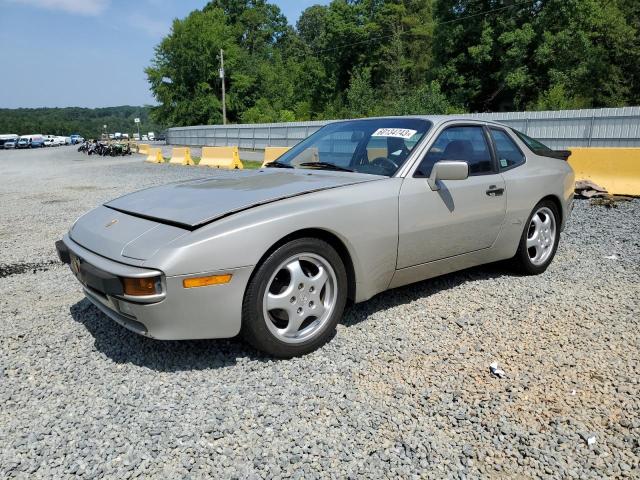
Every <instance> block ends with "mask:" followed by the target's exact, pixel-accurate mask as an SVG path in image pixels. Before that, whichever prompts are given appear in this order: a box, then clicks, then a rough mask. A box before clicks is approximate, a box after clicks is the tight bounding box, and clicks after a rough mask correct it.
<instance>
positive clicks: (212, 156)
mask: <svg viewBox="0 0 640 480" xmlns="http://www.w3.org/2000/svg"><path fill="white" fill-rule="evenodd" d="M199 165H200V166H203V167H214V168H228V169H235V168H238V169H242V168H244V166H243V165H242V162H241V161H240V152H239V151H238V147H202V156H201V157H200V163H199Z"/></svg>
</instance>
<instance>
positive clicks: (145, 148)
mask: <svg viewBox="0 0 640 480" xmlns="http://www.w3.org/2000/svg"><path fill="white" fill-rule="evenodd" d="M138 153H141V154H142V155H148V154H149V145H147V144H146V143H140V144H138Z"/></svg>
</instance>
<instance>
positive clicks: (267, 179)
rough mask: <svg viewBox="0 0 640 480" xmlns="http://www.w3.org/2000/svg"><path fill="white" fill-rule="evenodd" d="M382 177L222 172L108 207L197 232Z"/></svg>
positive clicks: (134, 195)
mask: <svg viewBox="0 0 640 480" xmlns="http://www.w3.org/2000/svg"><path fill="white" fill-rule="evenodd" d="M381 178H383V177H379V176H377V175H366V174H360V173H350V172H333V171H319V170H314V171H311V170H301V169H295V170H293V169H291V170H288V169H287V170H284V169H263V170H253V171H231V172H230V171H221V172H219V173H217V174H216V175H214V176H211V177H207V178H203V179H198V180H190V181H186V182H180V183H173V184H169V185H164V186H161V187H152V188H148V189H146V190H141V191H139V192H135V193H131V194H129V195H125V196H123V197H120V198H117V199H115V200H112V201H110V202H108V203H106V204H105V206H106V207H108V208H110V209H112V210H117V211H119V212H123V213H127V214H129V215H134V216H138V217H140V218H145V219H148V220H154V221H158V222H161V223H165V224H169V225H173V226H176V227H180V228H186V229H188V230H194V229H196V228H198V227H200V226H203V225H205V224H207V223H210V222H212V221H214V220H217V219H219V218H222V217H225V216H227V215H230V214H233V213H236V212H240V211H242V210H246V209H248V208H251V207H255V206H258V205H262V204H265V203H271V202H274V201H277V200H283V199H285V198H290V197H294V196H298V195H303V194H306V193H311V192H317V191H321V190H327V189H330V188H336V187H341V186H346V185H354V184H356V183H362V182H368V181H374V180H380V179H381Z"/></svg>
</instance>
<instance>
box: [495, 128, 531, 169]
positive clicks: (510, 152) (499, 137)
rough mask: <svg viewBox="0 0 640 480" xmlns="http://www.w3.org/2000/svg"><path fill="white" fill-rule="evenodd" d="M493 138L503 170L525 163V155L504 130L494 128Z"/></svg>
mask: <svg viewBox="0 0 640 480" xmlns="http://www.w3.org/2000/svg"><path fill="white" fill-rule="evenodd" d="M491 137H492V138H493V141H494V143H495V145H496V154H497V155H498V164H499V165H500V169H501V170H502V169H505V168H511V167H515V166H517V165H521V164H523V163H524V160H525V158H524V155H523V154H522V152H521V151H520V149H519V148H518V146H517V145H516V144H515V143H514V141H513V140H512V139H511V137H510V136H509V135H507V133H506V132H505V131H504V130H499V129H495V128H492V129H491Z"/></svg>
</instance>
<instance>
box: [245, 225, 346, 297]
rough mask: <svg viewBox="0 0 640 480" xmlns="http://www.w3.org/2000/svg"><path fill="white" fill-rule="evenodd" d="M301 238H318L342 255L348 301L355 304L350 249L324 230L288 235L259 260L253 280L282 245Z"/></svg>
mask: <svg viewBox="0 0 640 480" xmlns="http://www.w3.org/2000/svg"><path fill="white" fill-rule="evenodd" d="M300 238H317V239H319V240H323V241H325V242H327V243H328V244H329V245H331V246H332V247H333V248H334V249H335V250H336V252H338V255H340V259H341V260H342V263H343V264H344V268H345V270H346V271H347V284H348V285H347V288H348V290H347V299H348V301H349V302H351V303H353V302H354V301H355V298H356V273H355V268H354V265H353V260H352V258H351V254H350V253H349V249H348V248H347V246H346V245H345V243H344V242H343V241H342V240H341V239H340V238H339V237H338V236H337V235H336V234H334V233H332V232H330V231H328V230H324V229H322V228H304V229H301V230H296V231H295V232H292V233H289V234H288V235H285V236H284V237H282V238H281V239H280V240H278V241H277V242H275V243H274V244H273V245H271V246H270V247H269V248H268V249H267V251H266V252H265V253H264V254H263V255H262V256H261V257H260V260H258V262H257V263H256V265H255V267H254V269H253V272H252V274H251V278H253V275H254V274H255V272H256V271H257V270H258V267H259V266H260V265H262V263H263V262H264V261H265V260H266V259H267V257H269V255H271V254H272V253H273V252H274V251H276V250H277V249H278V248H280V247H281V246H282V245H284V244H286V243H289V242H291V241H293V240H297V239H300Z"/></svg>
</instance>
